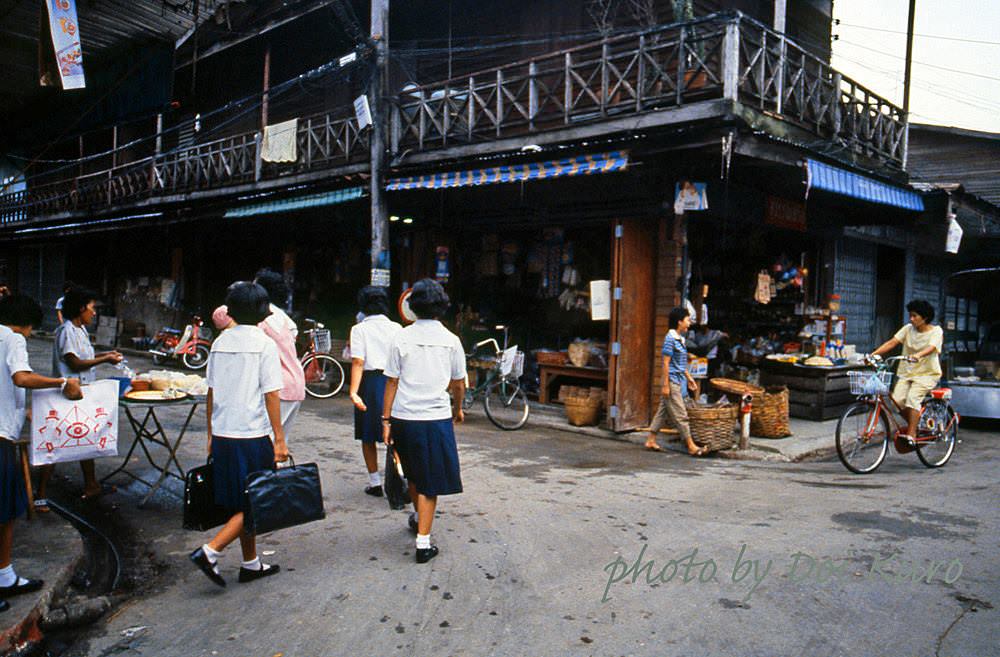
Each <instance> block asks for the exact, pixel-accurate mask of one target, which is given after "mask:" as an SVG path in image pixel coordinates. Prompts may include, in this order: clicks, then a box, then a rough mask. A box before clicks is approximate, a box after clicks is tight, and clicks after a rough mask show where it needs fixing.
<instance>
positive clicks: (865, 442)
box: [837, 356, 960, 474]
mask: <svg viewBox="0 0 1000 657" xmlns="http://www.w3.org/2000/svg"><path fill="white" fill-rule="evenodd" d="M899 360H904V357H903V356H894V357H892V358H887V359H885V360H884V361H883V360H882V359H880V358H878V357H876V358H874V359H872V358H869V359H866V362H867V363H868V364H870V365H874V366H875V370H874V371H871V370H865V371H854V372H848V376H849V377H850V384H851V394H854V395H858V401H857V402H856V403H854V404H852V405H851V406H850V407H848V409H847V410H846V411H844V414H843V416H841V418H840V420H839V421H838V422H837V456H839V457H840V461H841V462H842V463H843V464H844V466H845V467H846V468H847V469H848V470H850V471H851V472H854V473H856V474H867V473H869V472H874V471H875V470H876V469H877V468H878V467H879V466H880V465H882V461H883V460H885V455H886V452H888V450H889V441H890V439H899V440H904V438H903V437H902V436H903V434H905V427H906V422H905V421H904V420H903V419H902V415H901V414H902V408H900V406H899V404H897V403H896V400H895V399H893V398H892V396H891V395H890V394H889V390H890V389H891V388H890V384H891V383H892V370H891V369H890V365H891V364H892V363H893V362H894V361H899ZM950 400H951V390H950V389H948V388H935V389H934V390H931V392H930V395H929V396H928V397H927V398H926V399H924V400H923V403H921V405H920V422H919V424H918V425H917V436H916V438H915V439H909V438H907V439H905V440H907V442H908V446H909V447H911V448H913V450H914V451H916V453H917V457H918V458H919V459H920V461H921V462H922V463H923V464H924V465H926V466H927V467H928V468H939V467H941V466H942V465H944V464H945V463H947V462H948V459H950V458H951V455H952V453H953V452H954V451H955V442H956V440H957V439H958V424H959V420H960V418H959V415H958V413H956V412H955V410H954V409H953V408H952V407H951V404H950V403H949V401H950ZM897 451H900V450H899V448H897ZM902 451H909V450H902Z"/></svg>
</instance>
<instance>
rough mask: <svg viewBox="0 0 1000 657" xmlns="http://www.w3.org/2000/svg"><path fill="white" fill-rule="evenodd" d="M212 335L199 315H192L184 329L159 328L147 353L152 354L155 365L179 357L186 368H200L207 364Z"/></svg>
mask: <svg viewBox="0 0 1000 657" xmlns="http://www.w3.org/2000/svg"><path fill="white" fill-rule="evenodd" d="M212 337H213V335H212V329H210V328H209V327H207V326H205V325H204V322H202V320H201V317H199V316H198V315H194V316H192V317H191V322H190V323H189V324H188V325H187V326H185V327H184V331H178V330H177V329H174V328H169V327H166V326H164V327H163V328H162V329H160V331H159V333H157V334H156V338H155V340H156V342H155V343H154V344H153V347H152V348H151V349H150V350H149V353H151V354H152V355H153V363H154V364H155V365H163V364H165V363H166V362H168V361H170V360H173V359H174V358H178V357H179V358H180V359H181V362H182V363H184V366H185V367H187V368H188V369H192V370H200V369H201V368H203V367H205V366H206V365H208V354H209V352H210V351H211V349H212Z"/></svg>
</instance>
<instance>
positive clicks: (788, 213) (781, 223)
mask: <svg viewBox="0 0 1000 657" xmlns="http://www.w3.org/2000/svg"><path fill="white" fill-rule="evenodd" d="M764 223H766V224H770V225H772V226H778V227H780V228H788V229H790V230H797V231H800V232H803V233H804V232H805V231H806V204H805V203H802V202H800V201H792V200H790V199H786V198H780V197H777V196H768V197H767V205H766V206H765V208H764Z"/></svg>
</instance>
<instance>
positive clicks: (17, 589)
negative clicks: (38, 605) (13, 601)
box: [0, 579, 45, 596]
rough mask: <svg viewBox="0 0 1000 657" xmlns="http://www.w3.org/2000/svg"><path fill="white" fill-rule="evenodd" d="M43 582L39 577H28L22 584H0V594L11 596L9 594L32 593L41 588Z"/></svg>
mask: <svg viewBox="0 0 1000 657" xmlns="http://www.w3.org/2000/svg"><path fill="white" fill-rule="evenodd" d="M44 583H45V582H43V581H42V580H40V579H29V580H26V581H25V582H24V583H23V584H11V585H10V586H0V595H2V596H11V595H21V594H22V593H32V592H34V591H37V590H39V589H41V588H42V585H43V584H44Z"/></svg>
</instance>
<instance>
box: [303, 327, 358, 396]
mask: <svg viewBox="0 0 1000 657" xmlns="http://www.w3.org/2000/svg"><path fill="white" fill-rule="evenodd" d="M303 321H305V323H306V324H308V325H310V327H311V328H309V329H307V330H306V331H304V333H305V336H306V337H307V338H308V347H307V348H306V351H305V353H303V354H302V356H301V357H300V358H299V362H300V363H302V370H303V371H304V372H305V375H306V393H307V394H308V395H309V396H310V397H315V398H317V399H329V398H330V397H333V396H334V395H336V394H337V393H338V392H340V391H341V390H343V389H344V382H345V381H346V378H347V377H346V376H345V375H344V368H343V366H342V365H341V364H340V363H338V362H337V359H336V358H334V357H333V356H331V355H330V348H331V346H332V340H331V338H330V331H329V329H327V328H326V327H324V326H323V324H322V323H320V322H317V321H316V320H315V319H309V318H306V319H305V320H303Z"/></svg>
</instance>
